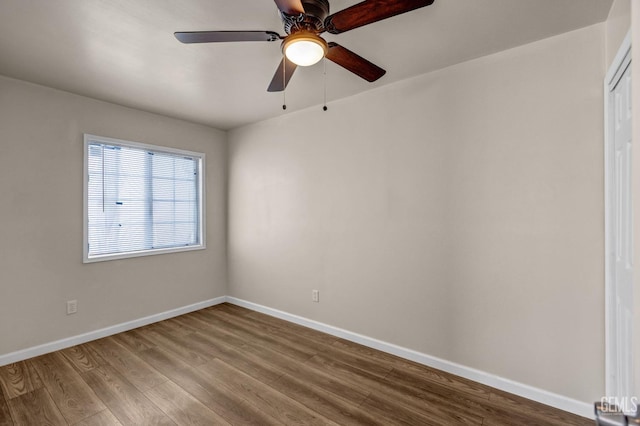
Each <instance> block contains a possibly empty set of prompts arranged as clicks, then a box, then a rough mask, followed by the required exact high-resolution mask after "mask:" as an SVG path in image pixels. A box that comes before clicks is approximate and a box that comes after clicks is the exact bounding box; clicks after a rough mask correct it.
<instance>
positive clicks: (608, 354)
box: [604, 30, 632, 396]
mask: <svg viewBox="0 0 640 426" xmlns="http://www.w3.org/2000/svg"><path fill="white" fill-rule="evenodd" d="M630 61H631V30H629V32H628V33H627V36H626V37H625V39H624V40H623V42H622V44H621V46H620V48H619V49H618V53H617V54H616V56H615V58H614V60H613V62H612V64H611V66H610V68H609V70H608V72H607V75H606V76H605V79H604V197H605V199H604V201H605V202H604V220H605V392H606V394H607V395H608V396H619V395H615V388H614V383H613V375H614V374H615V372H616V371H617V366H616V357H615V352H614V347H613V345H614V343H615V339H614V338H613V336H614V332H615V330H612V327H613V322H612V319H613V318H615V310H616V300H615V292H614V290H613V288H612V286H613V285H614V280H613V276H612V273H613V272H614V271H615V266H614V263H613V262H612V260H611V254H612V250H613V247H612V246H611V241H610V240H611V235H612V232H613V230H612V229H611V220H610V219H611V214H612V209H613V206H612V203H611V197H610V190H611V185H612V180H613V179H612V176H611V173H612V169H613V168H612V167H611V161H612V160H613V158H611V157H612V156H611V153H612V147H613V144H614V129H613V127H612V126H611V122H610V120H611V118H612V116H613V109H614V108H615V105H614V103H613V101H612V97H611V96H610V92H611V90H610V89H611V84H612V83H614V82H616V78H619V74H620V73H621V72H623V71H624V68H626V66H627V64H628V63H629V62H630ZM623 67H624V68H623ZM629 374H632V372H629Z"/></svg>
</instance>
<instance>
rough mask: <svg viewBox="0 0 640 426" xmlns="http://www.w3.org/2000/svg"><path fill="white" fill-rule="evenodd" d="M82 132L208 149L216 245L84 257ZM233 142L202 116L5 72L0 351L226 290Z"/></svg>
mask: <svg viewBox="0 0 640 426" xmlns="http://www.w3.org/2000/svg"><path fill="white" fill-rule="evenodd" d="M85 132H86V133H92V134H96V135H101V136H108V137H113V138H120V139H127V140H132V141H139V142H144V143H152V144H157V145H165V146H173V147H177V148H184V149H188V150H193V151H200V152H204V153H205V154H206V155H207V160H206V161H207V168H206V173H207V181H206V191H207V194H206V195H207V236H206V237H207V245H208V248H207V249H206V250H201V251H194V252H185V253H177V254H170V255H158V256H149V257H143V258H136V259H127V260H120V261H109V262H99V263H93V264H86V265H85V264H83V263H82V182H83V179H82V174H83V172H82V168H83V139H82V137H83V133H85ZM225 143H226V134H225V133H223V132H219V131H216V130H213V129H211V128H208V127H205V126H200V125H194V124H190V123H186V122H184V121H179V120H175V119H171V118H167V117H162V116H159V115H154V114H149V113H145V112H141V111H137V110H133V109H128V108H124V107H120V106H116V105H113V104H108V103H104V102H99V101H95V100H92V99H88V98H84V97H80V96H76V95H71V94H69V93H65V92H60V91H56V90H53V89H49V88H45V87H41V86H36V85H32V84H28V83H24V82H20V81H17V80H12V79H8V78H4V77H0V195H1V200H0V355H3V354H7V353H10V352H13V351H16V350H20V349H24V348H29V347H32V346H35V345H39V344H43V343H48V342H51V341H54V340H57V339H61V338H65V337H70V336H74V335H77V334H80V333H84V332H89V331H93V330H97V329H99V328H102V327H107V326H111V325H115V324H118V323H122V322H125V321H129V320H134V319H138V318H141V317H144V316H147V315H152V314H157V313H160V312H163V311H166V310H169V309H173V308H178V307H182V306H185V305H189V304H192V303H195V302H200V301H204V300H207V299H210V298H213V297H217V296H222V295H225V294H226V292H227V288H226V252H225V250H226V249H225V245H226V231H225V227H226V224H225V221H226V219H225V217H226V207H225V202H226V201H225V187H226V182H225V179H226V178H225V174H226V172H225V161H226V145H225ZM68 299H77V300H78V313H77V314H76V315H71V316H67V315H66V300H68Z"/></svg>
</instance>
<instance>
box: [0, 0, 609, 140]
mask: <svg viewBox="0 0 640 426" xmlns="http://www.w3.org/2000/svg"><path fill="white" fill-rule="evenodd" d="M612 1H613V0H436V1H435V3H434V4H433V5H431V6H428V7H425V8H422V9H418V10H416V11H413V12H410V13H407V14H405V15H400V16H397V17H394V18H390V19H388V20H385V21H381V22H377V23H375V24H371V25H369V26H366V27H362V28H358V29H355V30H352V31H350V32H347V33H344V34H340V35H336V36H334V35H330V34H325V38H326V39H327V40H328V41H336V42H338V43H340V44H341V45H343V46H345V47H347V48H349V49H351V50H353V51H355V52H356V53H358V54H360V55H361V56H363V57H365V58H367V59H369V60H370V61H372V62H374V63H375V64H377V65H379V66H381V67H382V68H384V69H386V70H387V74H386V75H385V76H384V77H382V78H381V79H380V80H378V81H377V82H375V83H368V82H366V81H364V80H361V79H360V78H358V77H356V76H355V75H353V74H351V73H349V72H348V71H346V70H344V69H342V68H340V67H338V66H337V65H335V64H333V63H332V62H329V61H327V64H326V72H327V77H326V85H327V97H328V101H329V107H330V106H331V104H330V103H331V100H334V99H338V98H343V97H346V96H350V95H353V94H356V93H359V92H362V91H365V90H369V89H371V88H373V87H376V86H380V85H385V84H389V83H392V82H394V81H398V80H401V79H405V78H408V77H411V76H415V75H418V74H423V73H426V72H429V71H433V70H436V69H440V68H443V67H446V66H449V65H453V64H456V63H460V62H463V61H466V60H469V59H472V58H476V57H480V56H484V55H487V54H490V53H493V52H498V51H501V50H505V49H508V48H511V47H515V46H518V45H522V44H525V43H529V42H532V41H535V40H540V39H543V38H547V37H550V36H553V35H556V34H560V33H563V32H567V31H571V30H574V29H578V28H581V27H585V26H588V25H591V24H594V23H597V22H602V21H604V20H605V19H606V17H607V14H608V12H609V9H610V7H611V3H612ZM355 3H358V0H355V1H353V0H333V1H331V12H332V13H333V12H337V11H339V10H342V9H344V8H345V7H348V6H351V5H353V4H355ZM195 30H272V31H277V32H279V33H280V34H284V31H283V30H282V24H281V22H280V18H279V15H278V13H277V9H276V6H275V4H274V3H273V1H272V0H232V1H229V0H179V1H176V0H135V1H132V0H0V74H4V75H6V76H9V77H14V78H18V79H21V80H26V81H31V82H34V83H39V84H43V85H46V86H50V87H54V88H58V89H62V90H66V91H69V92H73V93H78V94H81V95H85V96H90V97H93V98H98V99H102V100H106V101H109V102H114V103H117V104H121V105H126V106H130V107H134V108H139V109H143V110H147V111H152V112H156V113H160V114H165V115H169V116H173V117H178V118H182V119H186V120H189V121H194V122H199V123H203V124H207V125H210V126H213V127H216V128H219V129H231V128H234V127H237V126H240V125H243V124H247V123H251V122H255V121H259V120H263V119H266V118H269V117H274V116H277V115H279V114H283V113H284V112H283V110H282V101H283V99H282V98H283V96H282V93H267V91H266V88H267V86H268V85H269V82H270V81H271V78H272V76H273V74H274V72H275V69H276V67H277V65H278V63H279V61H280V59H281V52H280V45H279V43H278V42H274V43H266V42H263V43H235V44H228V43H227V44H192V45H185V44H181V43H179V42H178V41H177V40H176V39H175V38H174V36H173V32H174V31H195ZM323 93H324V79H323V64H322V62H321V63H319V64H318V65H315V66H313V67H308V68H302V67H300V68H298V69H297V71H296V73H295V74H294V76H293V78H292V80H291V82H290V83H289V87H288V89H287V91H286V102H287V106H288V108H287V112H290V111H292V110H297V109H302V108H306V107H309V106H313V105H318V106H320V105H322V103H323ZM318 111H319V114H321V113H322V111H321V110H320V108H319V109H318Z"/></svg>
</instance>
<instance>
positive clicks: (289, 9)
mask: <svg viewBox="0 0 640 426" xmlns="http://www.w3.org/2000/svg"><path fill="white" fill-rule="evenodd" d="M273 1H275V2H276V5H277V6H278V9H280V11H282V12H284V13H286V14H288V15H299V14H301V13H304V7H303V6H302V1H300V0H273Z"/></svg>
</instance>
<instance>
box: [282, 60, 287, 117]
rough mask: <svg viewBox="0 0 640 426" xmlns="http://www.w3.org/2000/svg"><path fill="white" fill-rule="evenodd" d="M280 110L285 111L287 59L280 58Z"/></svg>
mask: <svg viewBox="0 0 640 426" xmlns="http://www.w3.org/2000/svg"><path fill="white" fill-rule="evenodd" d="M282 109H283V110H284V109H287V58H286V57H285V56H283V57H282Z"/></svg>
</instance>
